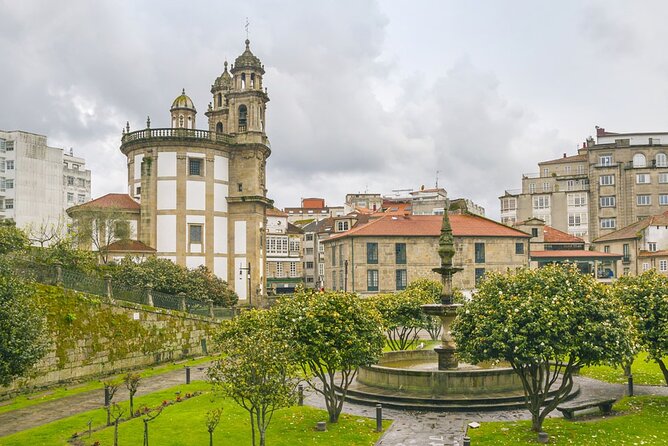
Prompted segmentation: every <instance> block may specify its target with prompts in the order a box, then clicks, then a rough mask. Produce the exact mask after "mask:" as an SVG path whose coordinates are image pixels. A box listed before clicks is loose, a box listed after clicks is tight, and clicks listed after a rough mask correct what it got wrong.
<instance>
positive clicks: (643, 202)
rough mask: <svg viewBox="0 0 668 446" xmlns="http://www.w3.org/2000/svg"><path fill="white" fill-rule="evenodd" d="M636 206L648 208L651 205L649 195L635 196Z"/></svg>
mask: <svg viewBox="0 0 668 446" xmlns="http://www.w3.org/2000/svg"><path fill="white" fill-rule="evenodd" d="M636 204H637V205H638V206H649V205H651V204H652V196H651V195H638V196H636Z"/></svg>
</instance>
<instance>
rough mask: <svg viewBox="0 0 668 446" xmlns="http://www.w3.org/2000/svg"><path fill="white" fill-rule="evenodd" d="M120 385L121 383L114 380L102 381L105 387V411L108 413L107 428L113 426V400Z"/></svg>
mask: <svg viewBox="0 0 668 446" xmlns="http://www.w3.org/2000/svg"><path fill="white" fill-rule="evenodd" d="M120 384H121V383H120V382H118V381H114V380H108V381H102V385H103V386H104V410H106V411H107V426H111V418H112V416H111V415H112V413H111V411H112V409H113V406H114V404H113V403H112V400H113V399H114V395H115V394H116V392H117V391H118V386H120Z"/></svg>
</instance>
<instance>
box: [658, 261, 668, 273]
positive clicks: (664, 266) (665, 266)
mask: <svg viewBox="0 0 668 446" xmlns="http://www.w3.org/2000/svg"><path fill="white" fill-rule="evenodd" d="M659 271H661V272H664V273H665V272H666V271H668V260H659Z"/></svg>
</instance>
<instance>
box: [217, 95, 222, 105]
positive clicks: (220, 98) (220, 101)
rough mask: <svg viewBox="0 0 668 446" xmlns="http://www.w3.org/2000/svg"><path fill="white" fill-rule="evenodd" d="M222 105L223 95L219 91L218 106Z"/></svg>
mask: <svg viewBox="0 0 668 446" xmlns="http://www.w3.org/2000/svg"><path fill="white" fill-rule="evenodd" d="M222 106H223V95H222V94H221V93H218V107H222Z"/></svg>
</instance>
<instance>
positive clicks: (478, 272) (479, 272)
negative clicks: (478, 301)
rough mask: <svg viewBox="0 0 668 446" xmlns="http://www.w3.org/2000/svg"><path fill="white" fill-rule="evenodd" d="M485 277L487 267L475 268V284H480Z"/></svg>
mask: <svg viewBox="0 0 668 446" xmlns="http://www.w3.org/2000/svg"><path fill="white" fill-rule="evenodd" d="M484 277H485V268H476V269H475V286H478V285H479V284H480V281H481V280H482V279H483V278H484Z"/></svg>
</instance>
